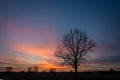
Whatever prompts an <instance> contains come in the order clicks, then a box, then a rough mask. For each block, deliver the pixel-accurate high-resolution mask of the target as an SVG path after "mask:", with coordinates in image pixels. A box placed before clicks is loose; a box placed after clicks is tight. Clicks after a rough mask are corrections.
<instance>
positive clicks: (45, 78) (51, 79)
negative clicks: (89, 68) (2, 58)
mask: <svg viewBox="0 0 120 80" xmlns="http://www.w3.org/2000/svg"><path fill="white" fill-rule="evenodd" d="M2 79H3V80H120V72H83V73H79V74H78V77H77V78H75V76H74V73H25V72H9V73H6V72H0V80H2Z"/></svg>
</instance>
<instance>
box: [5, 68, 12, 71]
mask: <svg viewBox="0 0 120 80" xmlns="http://www.w3.org/2000/svg"><path fill="white" fill-rule="evenodd" d="M5 69H6V72H12V69H13V67H6V68H5Z"/></svg>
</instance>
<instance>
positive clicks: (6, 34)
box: [0, 0, 120, 71]
mask: <svg viewBox="0 0 120 80" xmlns="http://www.w3.org/2000/svg"><path fill="white" fill-rule="evenodd" d="M119 4H120V1H119V0H0V70H4V69H5V67H9V66H12V67H13V69H14V70H15V71H21V70H24V71H26V70H27V68H28V67H30V66H33V65H38V66H39V67H40V69H50V68H56V69H57V70H62V69H64V70H66V69H67V70H70V69H71V67H68V66H59V65H58V62H59V60H56V58H55V57H54V56H53V55H54V52H55V49H56V45H57V44H58V43H59V41H60V40H61V37H62V35H64V34H65V33H67V32H68V31H69V30H70V29H74V28H78V29H80V30H82V31H86V33H87V35H88V36H89V38H90V39H92V40H94V41H95V42H96V43H97V45H96V47H95V50H94V51H93V52H91V53H89V55H90V57H89V58H88V59H87V60H86V61H84V62H83V64H82V65H81V66H80V67H79V71H88V70H109V68H114V69H116V70H120V68H119V66H120V5H119Z"/></svg>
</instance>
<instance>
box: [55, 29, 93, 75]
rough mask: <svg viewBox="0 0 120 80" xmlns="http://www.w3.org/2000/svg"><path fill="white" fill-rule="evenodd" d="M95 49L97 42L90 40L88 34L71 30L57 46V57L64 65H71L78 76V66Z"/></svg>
mask: <svg viewBox="0 0 120 80" xmlns="http://www.w3.org/2000/svg"><path fill="white" fill-rule="evenodd" d="M93 47H95V42H94V41H93V40H89V39H88V36H87V34H86V32H83V31H80V30H78V29H73V30H72V29H71V30H70V31H69V32H68V33H67V34H64V35H63V37H62V41H61V44H59V45H58V46H57V49H56V52H55V56H56V57H57V58H59V59H60V60H62V63H63V64H67V65H70V66H72V67H73V68H74V70H75V75H76V76H77V72H78V66H80V64H81V61H82V60H83V59H86V58H87V56H86V55H87V53H88V52H90V51H92V48H93Z"/></svg>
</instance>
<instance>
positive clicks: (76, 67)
mask: <svg viewBox="0 0 120 80" xmlns="http://www.w3.org/2000/svg"><path fill="white" fill-rule="evenodd" d="M74 69H75V77H77V76H78V66H77V65H76V66H75V68H74Z"/></svg>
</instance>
